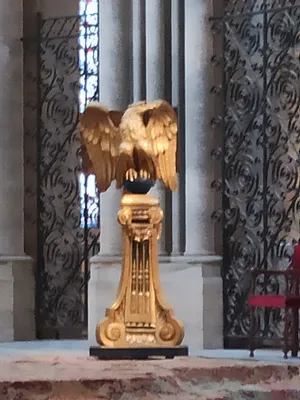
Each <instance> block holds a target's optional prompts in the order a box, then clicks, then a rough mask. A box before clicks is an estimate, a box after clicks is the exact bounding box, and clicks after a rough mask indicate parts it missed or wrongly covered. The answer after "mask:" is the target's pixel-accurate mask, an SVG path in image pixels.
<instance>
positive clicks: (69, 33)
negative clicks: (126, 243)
mask: <svg viewBox="0 0 300 400" xmlns="http://www.w3.org/2000/svg"><path fill="white" fill-rule="evenodd" d="M98 27H99V24H98V14H96V15H91V14H90V15H87V14H85V15H83V16H75V17H67V18H58V19H47V20H40V38H39V44H40V45H39V79H38V92H39V107H38V116H39V123H38V143H37V152H38V160H37V166H38V167H37V173H38V184H37V187H38V257H37V331H38V336H39V337H42V338H53V337H54V338H81V337H84V336H85V335H86V328H87V283H88V278H89V270H88V260H89V258H90V257H91V256H92V255H94V254H95V253H97V252H98V250H99V249H98V239H99V234H100V228H99V200H98V199H99V196H98V193H97V192H96V189H95V182H94V181H93V176H89V177H87V176H85V175H84V174H83V173H82V171H81V165H80V151H81V143H80V137H79V132H78V120H79V113H80V111H81V110H82V108H83V107H84V106H85V105H86V102H87V101H90V100H92V99H97V98H98V94H99V85H98V64H99V59H98V53H99V52H98V43H99V37H98V34H99V32H98Z"/></svg>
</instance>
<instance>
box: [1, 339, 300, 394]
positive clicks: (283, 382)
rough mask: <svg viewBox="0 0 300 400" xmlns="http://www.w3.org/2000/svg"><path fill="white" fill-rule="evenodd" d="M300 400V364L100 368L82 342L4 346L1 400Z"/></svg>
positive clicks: (210, 360) (229, 358)
mask: <svg viewBox="0 0 300 400" xmlns="http://www.w3.org/2000/svg"><path fill="white" fill-rule="evenodd" d="M71 399H76V400H96V399H107V400H109V399H112V400H134V399H144V400H152V399H162V400H163V399H165V400H167V399H169V400H171V399H182V400H188V399H190V400H192V399H203V400H204V399H209V400H213V399H214V400H217V399H218V400H221V399H223V400H225V399H226V400H240V399H258V400H264V399H266V400H286V399H300V359H288V360H284V359H283V358H282V353H281V352H280V351H267V350H259V351H257V352H256V358H255V360H249V353H248V351H247V350H245V351H244V350H216V351H209V350H202V351H196V350H194V349H192V350H191V357H185V358H177V359H175V360H157V359H156V360H149V361H98V360H95V359H92V358H89V357H88V344H87V342H83V341H59V342H50V341H40V342H26V343H2V344H0V400H71Z"/></svg>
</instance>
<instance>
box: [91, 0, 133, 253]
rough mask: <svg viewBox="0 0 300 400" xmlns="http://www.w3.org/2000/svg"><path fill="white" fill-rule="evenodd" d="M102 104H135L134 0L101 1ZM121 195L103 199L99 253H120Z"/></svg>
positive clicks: (121, 107)
mask: <svg viewBox="0 0 300 400" xmlns="http://www.w3.org/2000/svg"><path fill="white" fill-rule="evenodd" d="M99 18H100V22H99V24H100V101H101V102H102V103H103V104H105V105H106V106H107V107H108V108H110V109H113V110H124V109H125V108H126V107H127V106H128V104H130V103H131V101H132V40H131V0H114V1H111V0H101V1H100V9H99ZM120 198H121V192H120V191H117V190H116V189H115V186H114V185H113V186H112V187H111V188H110V189H109V190H108V191H107V192H105V193H104V194H102V195H101V198H100V219H101V234H100V254H102V255H105V256H116V255H120V254H121V233H120V227H119V226H118V223H117V220H116V217H117V212H118V210H119V208H120Z"/></svg>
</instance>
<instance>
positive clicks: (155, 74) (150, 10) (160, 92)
mask: <svg viewBox="0 0 300 400" xmlns="http://www.w3.org/2000/svg"><path fill="white" fill-rule="evenodd" d="M164 11H165V8H164V0H146V99H147V101H153V100H158V99H164V98H165V94H166V90H165V79H166V76H165V61H166V60H165V15H164ZM151 194H152V195H153V196H156V197H158V198H159V201H160V206H161V208H162V210H163V211H164V214H165V211H166V207H165V205H166V189H165V187H164V185H163V184H162V182H160V181H159V182H157V183H156V185H155V187H154V188H153V189H152V190H151ZM166 218H168V216H166V215H165V218H164V221H165V220H166ZM159 254H160V255H166V228H165V224H163V230H162V235H161V239H160V241H159Z"/></svg>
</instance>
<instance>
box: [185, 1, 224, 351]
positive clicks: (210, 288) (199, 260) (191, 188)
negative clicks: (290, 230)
mask: <svg viewBox="0 0 300 400" xmlns="http://www.w3.org/2000/svg"><path fill="white" fill-rule="evenodd" d="M212 15H213V9H212V1H210V0H203V1H199V0H186V1H185V127H186V132H185V137H186V142H185V160H186V252H185V258H186V259H187V260H190V261H189V262H188V263H189V264H193V265H194V266H197V265H198V267H199V268H198V272H197V273H198V282H199V283H198V285H199V287H198V294H197V295H196V296H195V298H194V300H193V303H194V307H193V310H192V309H191V311H190V312H192V313H193V314H194V315H197V317H196V319H197V318H199V320H198V322H197V324H198V328H199V338H200V339H201V343H200V345H201V347H204V348H212V347H222V345H223V336H222V335H223V334H222V331H223V302H222V279H221V276H220V266H221V258H220V257H218V256H216V255H215V244H214V223H213V221H212V220H211V214H212V212H213V210H214V194H213V192H212V190H211V187H210V185H211V182H212V181H213V179H214V168H215V167H214V163H213V161H212V159H211V156H210V153H211V150H212V149H213V131H212V128H211V125H210V121H211V118H212V116H213V103H212V102H213V99H212V96H211V94H210V91H211V87H212V86H213V70H212V65H211V58H212V56H213V52H214V43H213V36H212V33H211V30H210V23H209V17H210V16H212ZM195 272H196V271H195ZM194 279H195V280H196V279H197V278H196V276H195V277H194ZM197 296H199V298H197ZM198 343H199V342H198Z"/></svg>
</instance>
